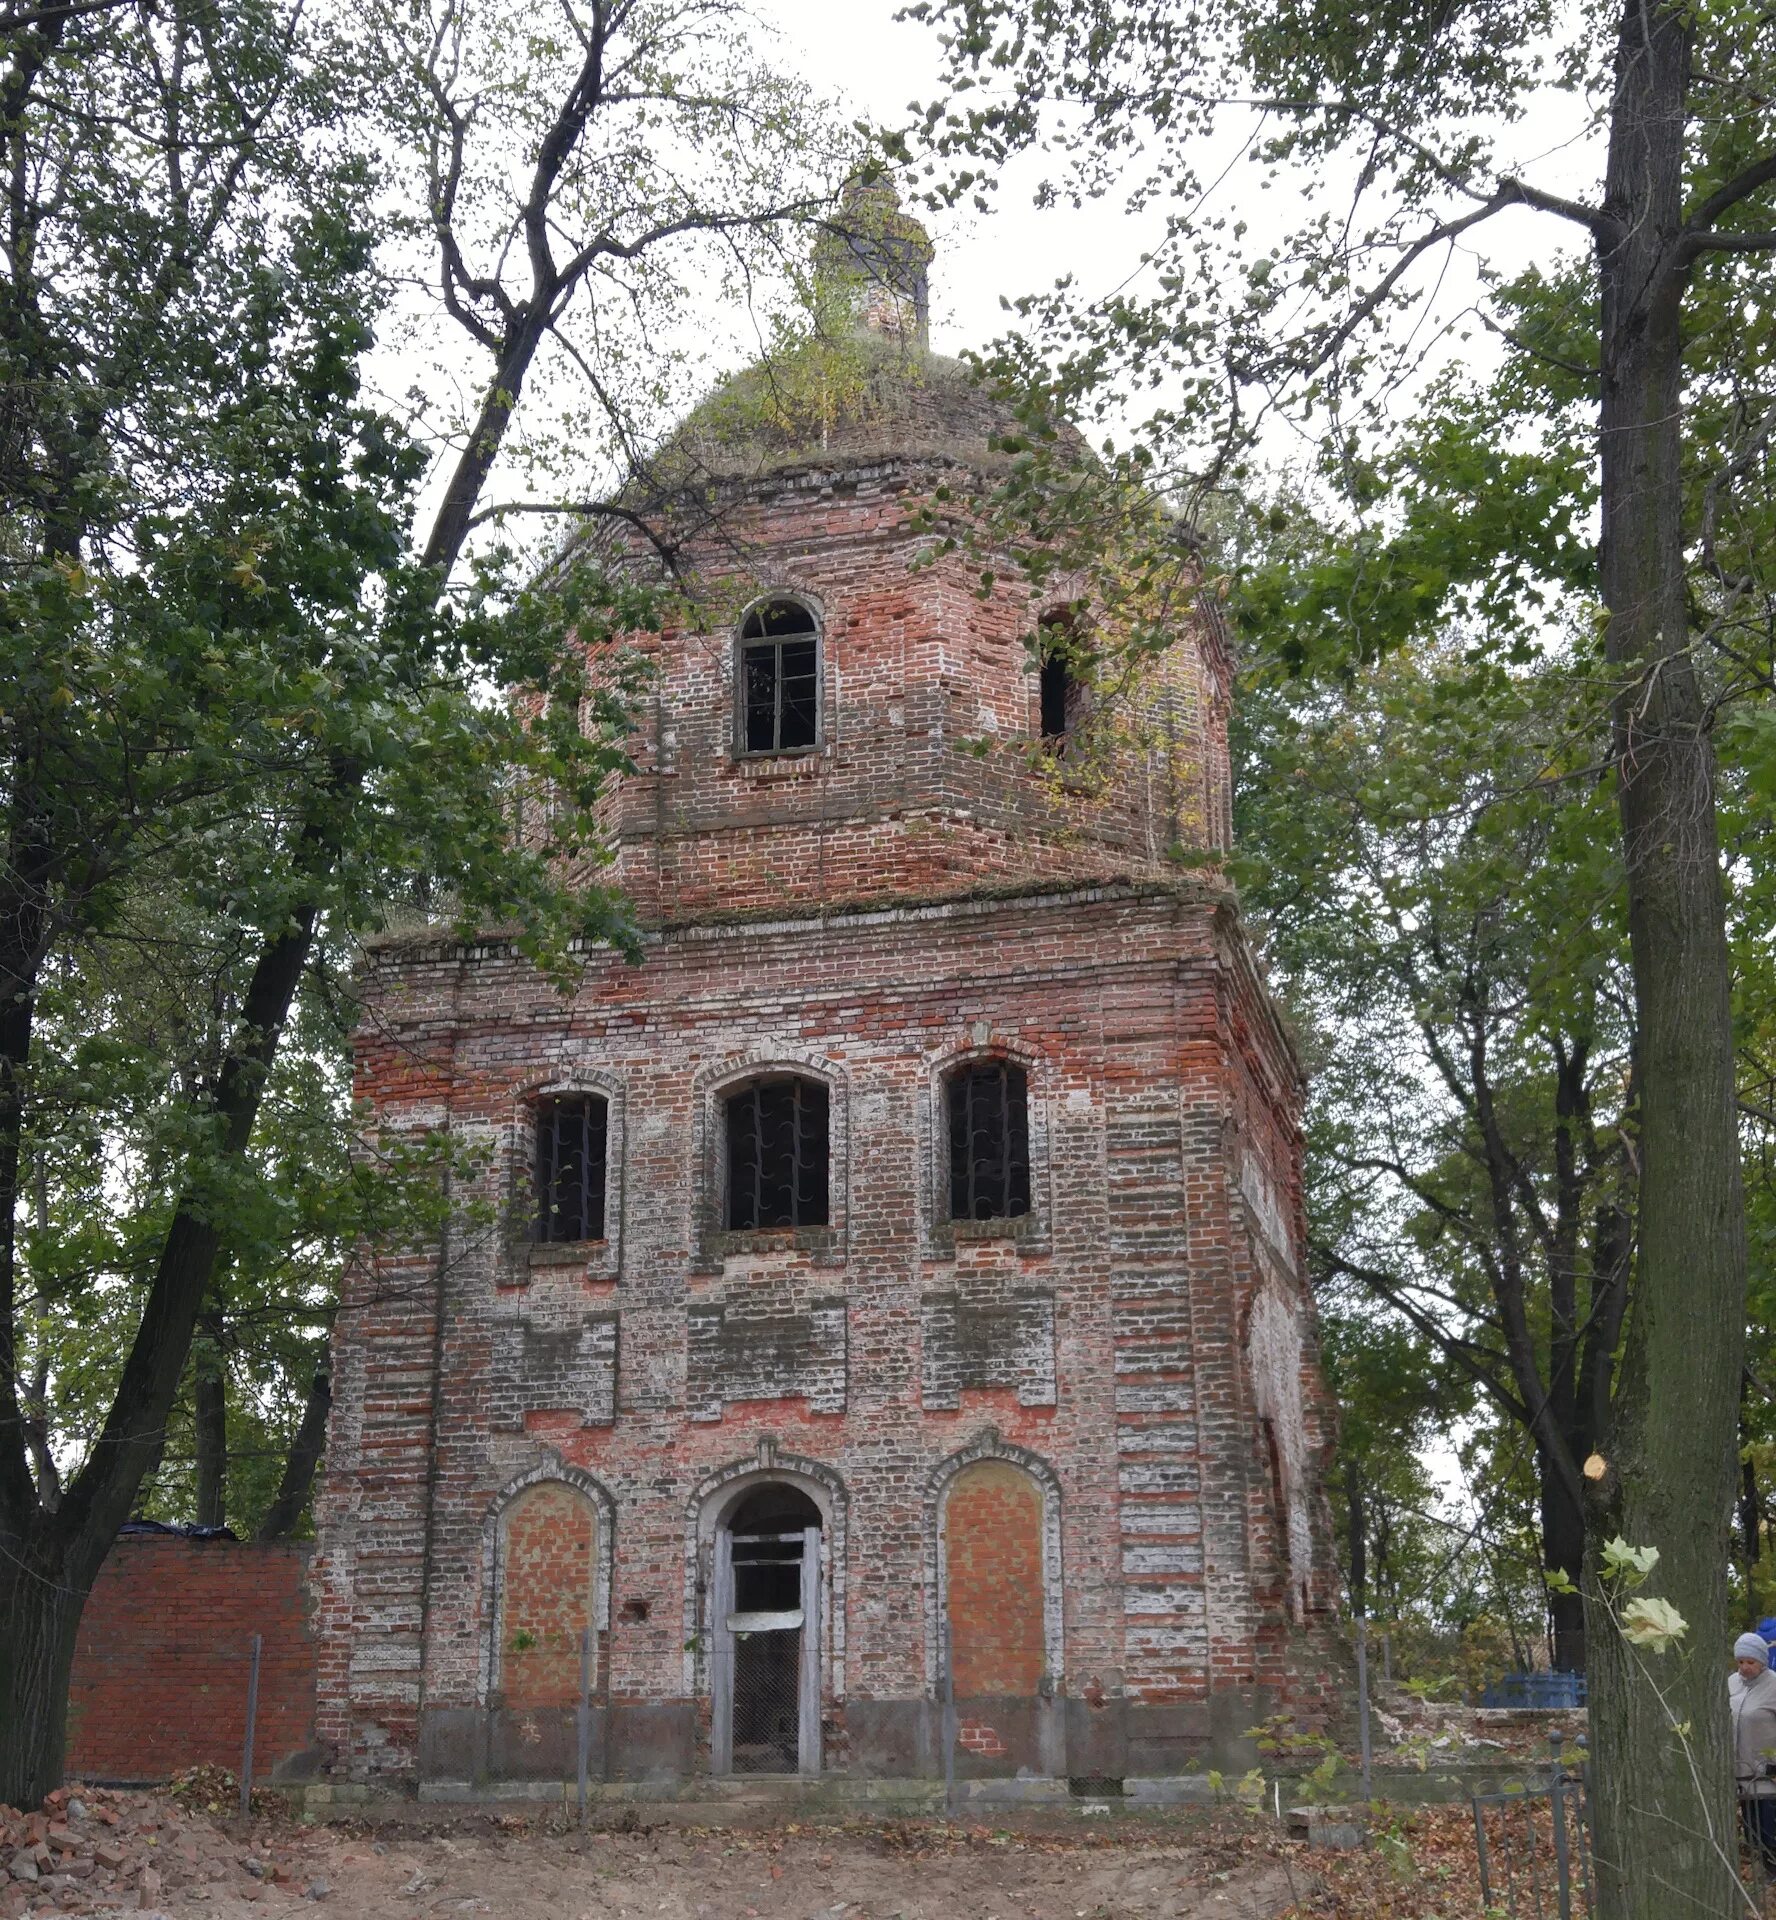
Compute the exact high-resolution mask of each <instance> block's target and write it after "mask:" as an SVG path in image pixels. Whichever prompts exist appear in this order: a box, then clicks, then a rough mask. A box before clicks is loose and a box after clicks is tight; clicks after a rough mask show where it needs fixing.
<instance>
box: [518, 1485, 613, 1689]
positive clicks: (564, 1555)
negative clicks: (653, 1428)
mask: <svg viewBox="0 0 1776 1920" xmlns="http://www.w3.org/2000/svg"><path fill="white" fill-rule="evenodd" d="M597 1555H598V1528H597V1522H596V1520H595V1518H594V1515H593V1512H592V1508H591V1505H590V1503H589V1502H588V1501H587V1500H586V1499H585V1498H584V1497H583V1496H582V1495H580V1494H578V1493H576V1492H575V1491H574V1490H573V1488H572V1487H567V1486H562V1485H561V1484H559V1483H558V1482H556V1483H548V1482H545V1483H544V1484H543V1485H542V1486H540V1487H532V1488H530V1489H529V1490H528V1491H527V1492H525V1493H522V1494H520V1495H519V1497H518V1498H517V1499H516V1500H515V1501H514V1502H513V1503H512V1506H511V1508H510V1509H509V1510H508V1512H507V1514H506V1522H505V1528H504V1540H503V1545H502V1561H503V1564H502V1566H501V1568H500V1586H501V1591H500V1678H501V1682H502V1686H501V1691H502V1692H503V1693H504V1695H505V1700H506V1705H507V1706H509V1707H564V1706H572V1705H573V1703H574V1702H575V1701H576V1700H577V1699H578V1698H579V1691H580V1635H581V1634H582V1633H583V1632H584V1631H586V1630H587V1629H588V1628H590V1626H591V1625H592V1596H593V1592H594V1585H595V1582H596V1580H597V1577H598V1560H597Z"/></svg>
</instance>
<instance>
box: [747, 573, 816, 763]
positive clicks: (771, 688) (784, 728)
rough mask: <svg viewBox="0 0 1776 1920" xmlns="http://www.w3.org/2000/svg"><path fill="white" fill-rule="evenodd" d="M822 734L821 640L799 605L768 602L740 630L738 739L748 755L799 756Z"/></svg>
mask: <svg viewBox="0 0 1776 1920" xmlns="http://www.w3.org/2000/svg"><path fill="white" fill-rule="evenodd" d="M819 731H820V639H819V629H818V628H817V627H816V626H815V624H814V616H813V614H811V613H810V612H809V611H808V609H807V608H806V607H804V606H803V605H802V604H801V603H800V602H799V601H797V600H768V601H766V602H765V604H764V605H763V606H759V607H754V608H753V610H752V611H751V612H750V613H749V614H748V615H747V616H746V619H745V622H744V623H743V624H742V626H741V628H740V737H741V741H742V743H743V746H744V750H745V751H746V752H747V753H801V752H804V751H805V750H806V749H807V748H809V747H811V746H813V745H814V744H815V742H816V740H817V739H818V737H819Z"/></svg>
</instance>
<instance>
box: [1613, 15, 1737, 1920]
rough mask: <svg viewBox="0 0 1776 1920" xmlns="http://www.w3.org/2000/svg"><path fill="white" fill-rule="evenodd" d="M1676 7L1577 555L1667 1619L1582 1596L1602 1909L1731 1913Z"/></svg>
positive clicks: (1625, 199)
mask: <svg viewBox="0 0 1776 1920" xmlns="http://www.w3.org/2000/svg"><path fill="white" fill-rule="evenodd" d="M1689 34H1690V28H1689V25H1688V15H1687V14H1686V13H1685V12H1684V11H1682V10H1680V9H1679V8H1678V7H1676V6H1673V5H1672V4H1670V0H1656V3H1655V4H1653V5H1651V6H1644V7H1643V6H1642V5H1640V4H1639V0H1630V3H1629V4H1626V5H1625V6H1624V7H1623V10H1622V13H1621V16H1620V21H1619V27H1618V42H1617V54H1616V73H1615V98H1614V103H1613V109H1612V115H1611V122H1610V144H1609V159H1608V168H1607V174H1606V180H1605V195H1604V216H1605V220H1606V221H1607V222H1608V223H1609V227H1608V230H1607V231H1606V232H1605V233H1604V234H1603V235H1602V236H1601V237H1600V240H1599V255H1600V266H1601V278H1602V294H1603V300H1602V314H1601V332H1602V376H1603V378H1602V404H1601V409H1600V419H1599V425H1600V454H1601V485H1602V545H1601V553H1600V561H1601V579H1602V589H1603V600H1604V605H1605V607H1606V609H1607V612H1608V616H1609V624H1608V627H1607V630H1606V642H1607V650H1608V657H1609V660H1610V662H1611V664H1612V667H1613V668H1614V670H1615V678H1616V687H1617V700H1616V711H1615V751H1616V756H1617V767H1618V795H1619V807H1620V817H1621V831H1622V846H1623V856H1624V865H1625V868H1626V874H1627V890H1628V920H1629V936H1630V943H1631V949H1632V959H1633V971H1634V989H1635V1007H1636V1014H1637V1027H1638V1045H1639V1066H1640V1095H1641V1112H1640V1135H1639V1137H1640V1149H1641V1161H1642V1166H1641V1182H1640V1213H1639V1227H1640V1258H1639V1270H1638V1274H1637V1280H1636V1293H1635V1308H1634V1314H1633V1317H1632V1320H1631V1323H1630V1326H1629V1334H1628V1344H1627V1350H1626V1353H1625V1355H1624V1358H1623V1364H1622V1373H1621V1382H1620V1387H1619V1390H1618V1395H1617V1403H1616V1429H1615V1431H1616V1457H1615V1459H1614V1461H1613V1462H1611V1468H1610V1471H1609V1472H1608V1474H1607V1476H1606V1479H1605V1481H1604V1484H1603V1486H1602V1489H1601V1497H1600V1502H1599V1504H1600V1507H1601V1508H1602V1511H1601V1512H1600V1513H1599V1514H1598V1516H1597V1517H1598V1521H1599V1525H1598V1527H1597V1528H1595V1529H1594V1531H1593V1539H1594V1540H1596V1539H1598V1538H1600V1537H1601V1536H1602V1535H1603V1534H1604V1533H1605V1532H1606V1531H1617V1530H1619V1531H1620V1533H1621V1534H1622V1536H1623V1537H1624V1538H1625V1539H1626V1540H1627V1541H1628V1543H1629V1544H1630V1545H1631V1546H1637V1547H1646V1546H1651V1547H1656V1548H1657V1549H1658V1550H1659V1554H1660V1561H1659V1565H1658V1568H1657V1570H1656V1571H1655V1573H1654V1575H1653V1577H1652V1580H1651V1581H1650V1583H1649V1585H1648V1588H1647V1593H1648V1594H1649V1595H1653V1596H1657V1597H1658V1598H1661V1599H1664V1600H1666V1601H1669V1602H1670V1603H1671V1604H1672V1605H1673V1606H1674V1607H1675V1608H1676V1609H1677V1611H1678V1612H1679V1613H1680V1614H1682V1616H1683V1618H1684V1619H1685V1621H1687V1622H1688V1631H1687V1633H1686V1634H1685V1636H1684V1637H1683V1639H1682V1640H1681V1641H1680V1642H1679V1643H1678V1644H1677V1645H1676V1647H1675V1648H1673V1649H1672V1650H1671V1651H1669V1652H1663V1653H1661V1652H1654V1651H1651V1650H1644V1651H1643V1650H1642V1649H1639V1648H1636V1647H1634V1646H1632V1645H1631V1644H1630V1643H1629V1642H1628V1641H1627V1640H1626V1639H1625V1638H1624V1637H1623V1635H1622V1633H1621V1631H1620V1629H1619V1626H1618V1625H1617V1622H1616V1620H1615V1619H1614V1617H1613V1616H1612V1611H1611V1601H1612V1599H1614V1600H1615V1601H1616V1602H1617V1604H1619V1603H1620V1600H1621V1599H1622V1598H1624V1597H1625V1596H1620V1595H1619V1594H1618V1595H1612V1594H1611V1593H1610V1592H1609V1590H1607V1589H1601V1588H1599V1587H1598V1585H1597V1563H1596V1558H1595V1549H1594V1550H1593V1558H1592V1564H1591V1570H1590V1574H1589V1577H1588V1578H1587V1581H1586V1592H1587V1598H1588V1601H1589V1603H1590V1609H1591V1611H1590V1624H1591V1635H1590V1645H1589V1655H1590V1674H1591V1690H1590V1699H1591V1735H1592V1743H1593V1750H1594V1752H1595V1754H1596V1762H1597V1765H1596V1792H1595V1796H1594V1801H1593V1817H1594V1821H1595V1827H1594V1831H1595V1837H1596V1849H1597V1888H1598V1913H1599V1920H1669V1917H1670V1916H1671V1915H1673V1914H1676V1913H1684V1914H1690V1915H1697V1916H1700V1915H1706V1914H1713V1915H1718V1916H1721V1920H1725V1916H1727V1915H1729V1914H1733V1913H1738V1912H1742V1911H1743V1900H1742V1897H1741V1895H1740V1889H1739V1885H1738V1879H1737V1873H1736V1870H1735V1866H1736V1859H1737V1834H1736V1828H1735V1823H1734V1808H1733V1793H1732V1776H1731V1769H1730V1765H1729V1753H1728V1744H1729V1743H1728V1738H1727V1716H1726V1693H1725V1678H1724V1672H1725V1663H1726V1658H1727V1651H1728V1641H1727V1638H1726V1618H1727V1612H1726V1582H1725V1570H1726V1562H1727V1539H1726V1527H1727V1521H1728V1516H1729V1514H1730V1513H1731V1510H1732V1494H1733V1478H1734V1465H1735V1455H1736V1451H1737V1449H1736V1446H1735V1439H1736V1434H1737V1421H1738V1407H1739V1380H1740V1372H1741V1367H1742V1352H1743V1346H1744V1331H1745V1217H1744V1202H1743V1196H1742V1193H1741V1188H1740V1169H1739V1139H1738V1131H1737V1125H1736V1118H1735V1109H1734V1076H1733V1035H1732V1018H1731V1006H1730V1002H1729V992H1728V989H1729V982H1730V975H1729V967H1728V955H1727V945H1726V936H1725V915H1724V904H1723V899H1722V888H1721V873H1720V857H1719V843H1718V838H1717V834H1716V828H1715V815H1714V770H1713V758H1712V752H1711V748H1710V742H1709V737H1708V731H1707V714H1706V712H1705V710H1704V706H1703V703H1702V699H1701V691H1700V689H1699V687H1698V686H1697V683H1696V677H1695V673H1694V671H1693V668H1692V665H1691V661H1690V656H1689V652H1688V643H1689V634H1688V630H1687V619H1686V612H1687V609H1686V605H1685V573H1684V551H1683V490H1682V474H1681V468H1680V455H1681V408H1682V353H1683V341H1682V334H1681V326H1680V322H1681V309H1682V297H1683V286H1684V273H1683V270H1682V265H1681V257H1682V256H1681V253H1680V250H1679V249H1680V235H1681V232H1682V225H1683V207H1682V196H1683V160H1684V148H1683V142H1684V133H1685V124H1686V113H1687V96H1688V86H1689V77H1690V75H1689V67H1690V39H1689Z"/></svg>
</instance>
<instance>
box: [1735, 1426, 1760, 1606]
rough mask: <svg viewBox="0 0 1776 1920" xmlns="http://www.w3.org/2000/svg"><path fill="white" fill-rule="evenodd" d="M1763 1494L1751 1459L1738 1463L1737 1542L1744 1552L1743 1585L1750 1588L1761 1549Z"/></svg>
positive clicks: (1748, 1589)
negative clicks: (1759, 1488)
mask: <svg viewBox="0 0 1776 1920" xmlns="http://www.w3.org/2000/svg"><path fill="white" fill-rule="evenodd" d="M1763 1511H1764V1503H1763V1496H1762V1495H1761V1494H1760V1493H1759V1491H1758V1477H1757V1466H1756V1463H1755V1462H1754V1461H1752V1460H1749V1459H1746V1460H1741V1461H1740V1463H1739V1544H1740V1547H1741V1549H1742V1550H1743V1552H1744V1554H1745V1585H1746V1590H1747V1592H1749V1591H1750V1588H1751V1579H1752V1575H1753V1574H1755V1573H1756V1572H1757V1563H1758V1555H1759V1554H1760V1553H1761V1552H1762V1551H1763V1538H1762V1535H1763Z"/></svg>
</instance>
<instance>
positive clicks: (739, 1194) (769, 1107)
mask: <svg viewBox="0 0 1776 1920" xmlns="http://www.w3.org/2000/svg"><path fill="white" fill-rule="evenodd" d="M726 1104H727V1123H728V1209H727V1220H728V1227H729V1229H730V1230H731V1231H733V1232H737V1233H749V1232H753V1231H756V1230H758V1229H760V1228H767V1227H824V1226H825V1225H826V1223H827V1120H828V1096H827V1090H826V1088H825V1087H824V1086H823V1085H822V1084H821V1083H820V1082H819V1081H818V1080H803V1079H800V1078H798V1077H796V1076H793V1075H789V1074H783V1075H773V1076H772V1077H770V1078H768V1079H763V1080H752V1081H748V1083H747V1084H746V1085H745V1086H743V1087H741V1088H740V1089H739V1091H738V1092H736V1093H731V1094H729V1095H728V1098H727V1103H726Z"/></svg>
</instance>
